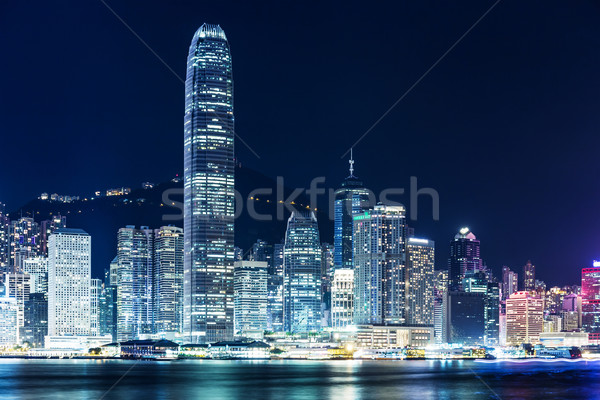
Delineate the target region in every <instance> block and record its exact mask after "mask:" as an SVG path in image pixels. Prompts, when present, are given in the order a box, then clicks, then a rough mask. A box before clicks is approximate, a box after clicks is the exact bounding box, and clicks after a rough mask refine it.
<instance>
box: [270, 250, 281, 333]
mask: <svg viewBox="0 0 600 400" xmlns="http://www.w3.org/2000/svg"><path fill="white" fill-rule="evenodd" d="M283 246H284V245H283V243H278V244H275V245H273V259H272V262H271V265H270V266H269V270H268V271H267V272H268V277H267V291H268V295H267V296H268V303H267V329H269V330H271V331H273V332H282V331H283V330H284V327H283Z"/></svg>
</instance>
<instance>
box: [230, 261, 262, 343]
mask: <svg viewBox="0 0 600 400" xmlns="http://www.w3.org/2000/svg"><path fill="white" fill-rule="evenodd" d="M267 269H268V264H267V262H265V261H236V262H235V263H234V264H233V291H234V296H233V299H234V321H235V332H236V334H240V333H241V334H244V333H245V332H248V331H264V330H266V329H267V300H268V296H267V294H268V291H267Z"/></svg>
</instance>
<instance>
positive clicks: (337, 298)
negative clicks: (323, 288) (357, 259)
mask: <svg viewBox="0 0 600 400" xmlns="http://www.w3.org/2000/svg"><path fill="white" fill-rule="evenodd" d="M353 322H354V269H352V268H337V269H336V270H335V271H334V273H333V282H332V284H331V327H332V328H333V329H343V328H345V327H347V326H348V325H352V324H353Z"/></svg>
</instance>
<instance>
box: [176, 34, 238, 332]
mask: <svg viewBox="0 0 600 400" xmlns="http://www.w3.org/2000/svg"><path fill="white" fill-rule="evenodd" d="M234 172H235V170H234V118H233V75H232V64H231V54H230V51H229V44H228V42H227V37H226V36H225V32H224V31H223V30H222V29H221V27H220V26H218V25H209V24H204V25H202V26H201V27H200V28H199V29H198V30H197V31H196V33H195V34H194V37H193V39H192V43H191V45H190V49H189V53H188V59H187V74H186V81H185V117H184V238H185V239H184V242H185V244H184V247H185V256H184V257H185V259H184V300H183V301H184V303H183V304H184V306H183V308H184V324H183V325H184V335H185V336H186V337H187V338H188V340H189V341H190V342H193V343H204V342H216V341H220V340H231V339H232V338H233V261H234V241H233V239H234V206H235V196H234Z"/></svg>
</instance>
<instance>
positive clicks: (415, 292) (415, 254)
mask: <svg viewBox="0 0 600 400" xmlns="http://www.w3.org/2000/svg"><path fill="white" fill-rule="evenodd" d="M434 262H435V243H434V241H433V240H427V239H418V238H414V237H411V238H409V239H408V242H407V245H406V323H407V324H408V325H431V326H433V324H434V318H433V316H434V313H433V303H434V294H433V287H434V271H433V268H434Z"/></svg>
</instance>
